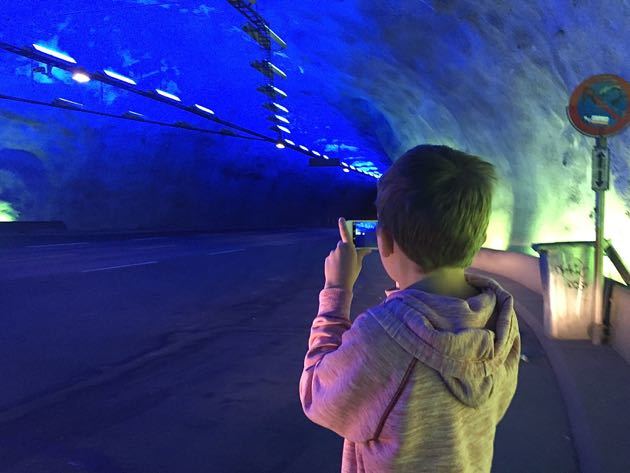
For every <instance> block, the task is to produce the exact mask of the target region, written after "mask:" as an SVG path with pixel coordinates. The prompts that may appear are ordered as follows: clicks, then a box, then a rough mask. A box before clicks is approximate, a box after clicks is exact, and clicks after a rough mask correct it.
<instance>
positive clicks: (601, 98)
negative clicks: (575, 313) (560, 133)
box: [567, 74, 630, 345]
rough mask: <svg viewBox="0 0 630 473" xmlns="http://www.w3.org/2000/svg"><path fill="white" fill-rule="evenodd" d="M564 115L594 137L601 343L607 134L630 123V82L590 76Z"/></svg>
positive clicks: (594, 322)
mask: <svg viewBox="0 0 630 473" xmlns="http://www.w3.org/2000/svg"><path fill="white" fill-rule="evenodd" d="M567 115H568V117H569V120H570V122H571V124H572V125H573V126H574V128H575V129H576V130H578V131H579V132H580V133H582V134H583V135H586V136H592V137H594V138H595V146H594V147H593V161H592V171H593V174H592V180H591V189H593V190H594V191H595V265H594V266H595V284H594V288H593V289H594V292H595V295H594V296H593V308H592V309H593V316H592V319H591V325H590V334H589V335H590V337H591V341H592V342H593V344H595V345H600V344H602V343H603V342H604V341H605V340H604V338H605V337H604V335H605V332H604V330H605V327H604V275H603V273H604V271H603V270H604V251H605V250H606V249H607V248H604V245H607V242H605V241H604V211H605V204H606V191H607V190H608V189H609V187H610V150H609V149H608V138H607V137H608V136H611V135H614V134H616V133H619V132H621V131H622V130H623V129H624V128H626V127H627V126H628V125H629V124H630V83H629V82H627V81H625V80H624V79H623V78H622V77H619V76H617V75H614V74H598V75H595V76H591V77H589V78H588V79H586V80H585V81H583V82H582V83H580V85H578V86H577V88H576V89H575V90H574V91H573V93H572V94H571V97H570V99H569V106H568V107H567Z"/></svg>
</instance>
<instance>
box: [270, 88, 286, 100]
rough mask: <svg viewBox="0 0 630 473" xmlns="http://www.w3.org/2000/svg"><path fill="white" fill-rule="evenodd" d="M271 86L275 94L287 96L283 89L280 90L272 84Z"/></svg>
mask: <svg viewBox="0 0 630 473" xmlns="http://www.w3.org/2000/svg"><path fill="white" fill-rule="evenodd" d="M271 88H272V89H273V90H274V92H275V93H276V94H278V95H280V96H281V97H284V98H287V94H286V92H285V91H284V90H280V89H278V88H277V87H276V86H274V85H272V86H271Z"/></svg>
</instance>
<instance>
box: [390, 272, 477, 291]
mask: <svg viewBox="0 0 630 473" xmlns="http://www.w3.org/2000/svg"><path fill="white" fill-rule="evenodd" d="M400 279H401V280H399V281H398V286H399V288H400V289H406V288H408V287H409V286H411V285H413V286H414V287H416V288H418V289H420V290H421V291H424V292H430V293H431V294H437V295H441V296H450V297H460V298H466V297H471V296H473V295H475V294H477V293H478V291H477V290H476V289H475V288H474V287H473V286H471V285H470V284H468V282H467V281H466V277H465V275H464V268H450V267H445V268H438V269H436V270H435V271H431V272H430V273H427V274H423V273H417V272H416V273H410V274H406V275H403V277H402V278H400Z"/></svg>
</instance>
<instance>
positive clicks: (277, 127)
mask: <svg viewBox="0 0 630 473" xmlns="http://www.w3.org/2000/svg"><path fill="white" fill-rule="evenodd" d="M271 129H272V130H273V131H277V132H283V133H286V134H288V135H290V134H291V130H289V129H288V128H287V127H286V126H282V125H274V126H272V127H271Z"/></svg>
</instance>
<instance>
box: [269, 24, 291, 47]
mask: <svg viewBox="0 0 630 473" xmlns="http://www.w3.org/2000/svg"><path fill="white" fill-rule="evenodd" d="M265 29H266V30H267V33H269V37H270V38H271V39H272V40H274V41H275V42H276V43H277V44H278V45H279V46H280V47H281V48H282V49H286V48H287V43H285V42H284V41H283V40H282V38H280V36H278V35H277V34H276V33H274V32H273V31H272V30H271V28H269V27H268V26H267V25H265Z"/></svg>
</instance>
